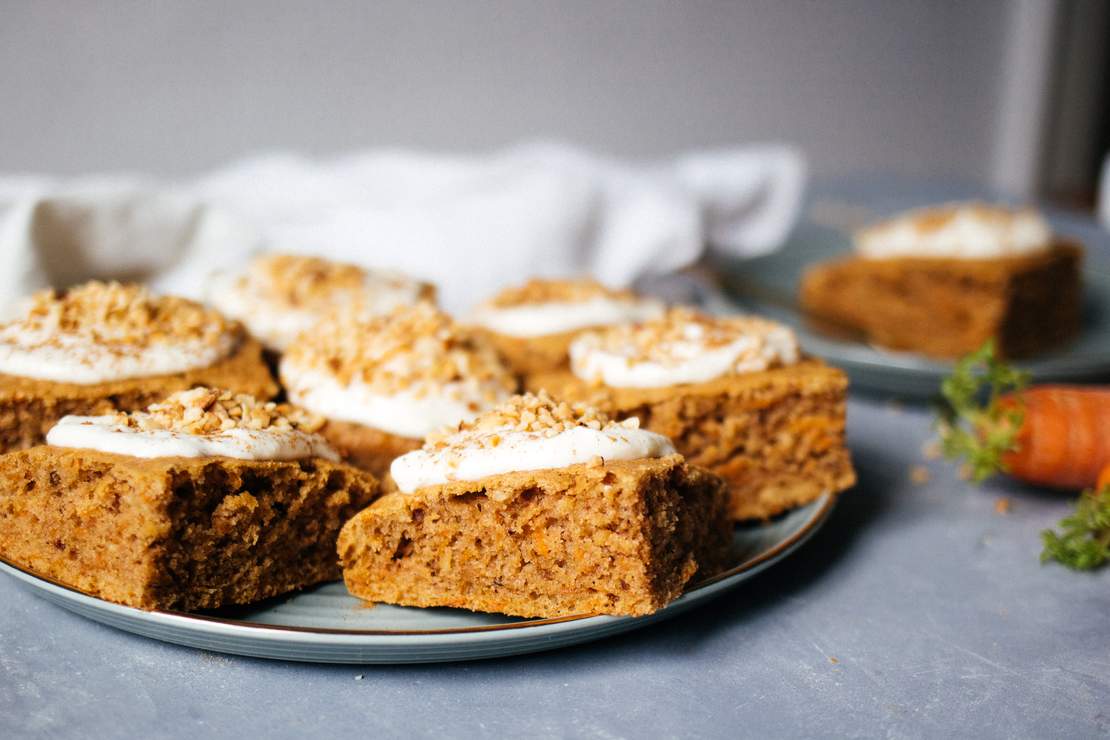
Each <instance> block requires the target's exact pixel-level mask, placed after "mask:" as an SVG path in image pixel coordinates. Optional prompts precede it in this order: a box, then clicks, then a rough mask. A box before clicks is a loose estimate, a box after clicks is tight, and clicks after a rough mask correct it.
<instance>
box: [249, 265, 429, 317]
mask: <svg viewBox="0 0 1110 740" xmlns="http://www.w3.org/2000/svg"><path fill="white" fill-rule="evenodd" d="M239 281H240V284H241V285H245V284H246V283H247V282H252V283H254V284H255V287H256V289H258V290H259V291H260V292H263V293H265V294H266V295H267V296H268V297H270V298H272V299H273V300H275V301H277V302H279V303H283V304H285V305H287V306H289V307H290V308H307V309H313V310H321V309H326V308H327V307H329V306H331V305H334V304H337V303H345V302H347V301H350V300H354V299H356V298H357V297H358V296H359V295H360V294H363V293H366V292H372V291H375V290H379V291H386V290H388V291H395V290H404V289H405V288H407V287H410V286H413V287H415V288H416V293H417V295H418V297H419V299H421V300H431V299H432V298H433V297H434V290H433V288H432V286H430V285H428V284H426V283H416V282H415V281H413V280H411V279H410V278H408V277H406V276H404V275H401V274H399V273H394V272H388V271H384V270H374V271H370V270H365V269H363V268H361V267H359V266H358V265H352V264H347V263H345V262H332V261H331V260H326V259H322V258H320V257H307V256H300V255H291V254H268V255H263V256H261V257H258V258H256V259H255V260H254V261H253V262H252V263H251V266H250V270H249V271H248V272H247V274H246V275H243V276H242V277H240V278H239Z"/></svg>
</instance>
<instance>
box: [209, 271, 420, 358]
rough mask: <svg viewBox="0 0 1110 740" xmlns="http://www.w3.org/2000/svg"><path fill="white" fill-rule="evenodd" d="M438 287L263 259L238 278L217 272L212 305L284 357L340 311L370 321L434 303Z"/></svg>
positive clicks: (382, 274) (392, 275) (394, 276)
mask: <svg viewBox="0 0 1110 740" xmlns="http://www.w3.org/2000/svg"><path fill="white" fill-rule="evenodd" d="M435 295H436V291H435V288H434V287H433V286H432V285H431V284H429V283H424V282H420V281H418V280H414V279H412V278H410V277H408V276H406V275H402V274H401V273H398V272H393V271H390V270H368V269H365V268H362V267H359V266H358V265H351V264H346V263H343V262H332V261H330V260H326V259H321V258H319V257H306V256H300V255H291V254H265V255H261V256H259V257H256V258H255V259H254V260H252V261H251V262H250V264H249V265H248V266H247V268H246V269H245V270H243V271H241V272H237V273H231V272H227V273H218V274H217V275H216V276H215V278H214V279H213V281H212V285H211V288H210V290H209V292H208V302H209V303H210V304H211V305H213V306H215V307H216V308H217V309H218V310H219V311H221V312H222V313H223V314H224V315H226V316H230V317H231V318H233V319H238V320H239V321H242V322H243V324H245V325H246V327H247V330H248V331H249V332H250V333H251V335H252V336H254V337H257V338H258V339H259V340H260V341H261V342H262V343H263V344H264V345H265V346H266V348H267V349H268V350H270V351H271V352H284V351H285V349H286V347H288V346H289V345H290V344H291V343H292V342H293V340H295V339H296V338H297V335H299V334H300V333H301V332H304V331H307V330H309V329H312V328H313V327H315V326H316V325H317V324H319V323H320V320H321V319H322V318H324V317H325V316H328V315H330V314H332V313H333V312H335V311H336V310H338V309H345V308H346V309H352V310H355V308H356V307H357V310H358V311H360V312H362V313H365V314H367V315H370V316H374V315H378V314H383V313H388V312H389V311H392V310H393V309H394V308H397V307H398V306H410V305H413V304H415V303H418V302H421V301H429V302H434V301H435Z"/></svg>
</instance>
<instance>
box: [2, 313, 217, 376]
mask: <svg viewBox="0 0 1110 740" xmlns="http://www.w3.org/2000/svg"><path fill="white" fill-rule="evenodd" d="M236 344H237V337H236V336H235V334H233V333H230V332H229V333H226V334H224V335H222V336H221V337H219V338H218V339H217V340H216V341H215V342H207V341H201V340H187V339H168V340H166V341H160V342H151V343H149V344H147V345H145V346H134V345H130V344H121V343H111V342H108V341H100V342H97V341H94V340H93V339H92V338H91V337H89V336H87V335H79V334H58V333H54V332H49V331H37V330H33V329H28V328H26V327H25V326H23V325H21V324H19V323H14V324H9V325H7V326H4V327H3V328H0V373H4V374H7V375H18V376H21V377H25V378H38V379H41V380H52V381H55V382H59V383H80V384H91V383H105V382H110V381H116V380H126V379H129V378H145V377H150V376H155V375H170V374H173V373H180V372H185V371H186V370H192V369H194V368H200V367H209V366H210V365H212V364H214V363H216V362H218V361H219V360H221V359H223V358H224V357H226V356H227V355H229V354H231V352H232V351H233V350H234V349H235V346H236Z"/></svg>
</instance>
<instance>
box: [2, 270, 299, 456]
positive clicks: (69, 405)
mask: <svg viewBox="0 0 1110 740" xmlns="http://www.w3.org/2000/svg"><path fill="white" fill-rule="evenodd" d="M197 385H211V386H218V387H223V388H228V389H230V390H233V391H237V392H242V393H248V394H250V395H253V396H256V397H259V398H271V397H272V396H274V395H275V394H276V393H277V384H276V383H275V382H274V379H273V377H272V376H271V375H270V371H269V370H268V369H267V367H266V363H265V362H264V360H263V358H262V348H261V346H260V345H259V344H258V343H257V342H255V341H254V340H252V339H249V338H248V337H247V336H246V334H245V332H244V331H243V328H242V326H241V325H240V324H238V323H237V322H234V321H229V320H227V319H225V318H224V317H223V316H221V315H220V314H218V313H217V312H215V311H213V310H210V309H207V308H205V307H204V306H202V305H200V304H199V303H195V302H193V301H189V300H186V299H184V298H177V297H173V296H155V295H153V294H151V293H150V292H149V291H148V290H146V289H145V288H143V287H141V286H138V285H122V284H120V283H100V282H90V283H86V284H84V285H80V286H77V287H75V288H71V289H69V290H65V291H53V290H48V291H43V292H41V293H38V294H36V295H34V296H32V297H31V298H30V299H29V300H28V302H27V304H26V305H25V306H24V308H23V310H22V312H21V314H20V315H19V316H18V317H17V318H15V319H13V320H11V321H8V322H7V323H4V324H0V452H7V451H9V450H15V449H21V448H26V447H30V446H32V445H36V444H40V443H41V442H42V441H43V437H44V435H45V434H46V430H48V429H49V428H50V427H52V426H53V425H54V423H55V422H56V421H58V419H60V418H62V417H63V416H66V415H67V414H102V413H106V412H108V411H113V410H117V409H119V410H134V409H140V408H143V407H144V406H146V405H148V404H150V403H153V402H154V401H157V400H160V399H162V398H165V397H166V396H167V395H169V394H170V393H172V392H174V391H177V390H182V389H185V388H191V387H193V386H197Z"/></svg>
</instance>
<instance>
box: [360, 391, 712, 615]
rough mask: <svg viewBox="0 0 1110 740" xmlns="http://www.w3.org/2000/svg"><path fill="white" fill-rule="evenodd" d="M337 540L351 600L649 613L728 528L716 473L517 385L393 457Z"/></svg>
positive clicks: (629, 429) (705, 558)
mask: <svg viewBox="0 0 1110 740" xmlns="http://www.w3.org/2000/svg"><path fill="white" fill-rule="evenodd" d="M392 471H393V478H394V480H395V481H396V484H397V490H396V491H395V492H391V493H387V494H386V495H384V496H382V497H381V498H380V499H378V500H377V501H376V502H375V503H374V504H373V505H372V506H370V507H369V508H367V509H365V510H364V511H362V512H360V513H359V514H358V515H357V516H355V517H354V518H353V519H351V521H350V522H348V523H347V525H346V526H345V527H344V528H343V531H342V532H341V533H340V536H339V557H340V559H341V561H342V565H343V577H344V580H345V581H346V583H347V589H348V590H349V591H350V592H351V593H352V594H354V595H355V596H358V597H360V598H362V599H366V600H368V601H375V602H386V603H391V604H404V605H409V606H447V607H460V608H464V609H471V610H473V611H483V612H498V613H502V614H512V615H517V616H522V617H560V616H568V615H575V614H591V613H596V614H613V615H642V614H650V613H652V612H654V611H656V610H657V609H659V608H661V607H663V606H665V605H666V604H667V603H669V602H670V601H672V600H673V599H675V598H677V597H678V596H679V595H680V594H681V593H682V590H683V587H684V586H685V585H686V584H687V583H689V582H690V579H691V578H692V577H693V576H694V574H695V573H698V574H699V575H703V576H708V575H712V573H713V572H714V571H715V570H717V569H718V568H719V567H720V565H721V563H722V562H723V560H724V557H725V555H726V553H727V550H728V547H729V543H730V540H731V526H730V524H729V521H728V519H727V516H726V513H725V497H726V494H725V490H724V483H723V482H722V481H721V480H720V478H718V477H717V476H715V475H713V474H712V473H709V472H706V471H704V470H700V469H698V468H695V467H693V466H690V465H687V464H686V462H685V461H684V460H683V459H682V456H681V455H677V454H675V452H674V447H673V446H672V445H671V443H670V441H669V440H668V439H667V438H666V437H663V436H662V435H659V434H655V433H652V432H649V431H646V430H644V429H640V428H639V426H638V425H637V424H636V421H635V420H634V419H629V420H626V421H624V422H622V423H615V422H612V421H610V420H609V419H608V418H607V417H606V416H605V415H604V414H601V413H599V412H597V411H596V410H594V409H590V408H588V407H586V406H582V405H575V406H571V405H568V404H566V403H556V402H555V401H553V400H552V399H551V398H550V397H549V396H546V395H540V396H532V395H526V396H517V397H514V398H512V399H510V400H509V401H507V402H506V403H505V404H503V405H501V406H499V407H498V408H496V409H494V410H492V411H489V412H487V413H486V414H484V415H482V416H480V417H478V419H476V420H475V421H473V422H470V423H464V424H461V425H460V426H459V427H458V429H457V430H455V431H453V432H449V433H445V434H442V435H434V436H431V437H429V438H428V440H427V442H426V444H425V445H424V446H423V447H422V448H421V449H420V450H417V451H414V452H410V453H408V454H406V455H403V456H402V457H399V458H397V460H395V461H394V463H393V468H392Z"/></svg>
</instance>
